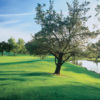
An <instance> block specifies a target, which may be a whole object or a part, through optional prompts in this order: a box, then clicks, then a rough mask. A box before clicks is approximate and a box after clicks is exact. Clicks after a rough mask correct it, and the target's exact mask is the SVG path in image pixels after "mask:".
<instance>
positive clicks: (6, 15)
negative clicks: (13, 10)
mask: <svg viewBox="0 0 100 100" xmlns="http://www.w3.org/2000/svg"><path fill="white" fill-rule="evenodd" d="M34 14H35V13H18V14H0V17H13V16H28V15H34Z"/></svg>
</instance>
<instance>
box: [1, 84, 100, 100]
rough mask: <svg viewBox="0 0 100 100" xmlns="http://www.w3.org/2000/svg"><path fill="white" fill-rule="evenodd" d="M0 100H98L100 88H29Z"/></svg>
mask: <svg viewBox="0 0 100 100" xmlns="http://www.w3.org/2000/svg"><path fill="white" fill-rule="evenodd" d="M22 91H23V92H20V91H19V93H15V94H13V93H12V94H10V95H9V96H8V97H2V98H0V100H16V99H17V100H100V95H99V91H100V87H95V86H92V85H91V86H90V85H86V84H84V85H83V84H81V83H79V84H71V83H69V85H68V84H66V85H64V84H63V85H60V86H59V85H55V86H39V87H29V88H28V89H27V90H25V89H23V90H22Z"/></svg>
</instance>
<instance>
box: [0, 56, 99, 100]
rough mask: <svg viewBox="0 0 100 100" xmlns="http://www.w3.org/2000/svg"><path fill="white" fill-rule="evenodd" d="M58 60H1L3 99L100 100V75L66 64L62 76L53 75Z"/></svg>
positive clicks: (0, 88) (10, 58)
mask: <svg viewBox="0 0 100 100" xmlns="http://www.w3.org/2000/svg"><path fill="white" fill-rule="evenodd" d="M54 70H55V64H54V58H53V57H47V58H46V59H44V60H41V59H39V58H38V57H32V56H16V57H13V56H10V57H8V56H4V57H0V100H96V99H100V75H98V74H96V73H94V72H89V71H88V70H86V69H85V68H82V67H80V66H77V65H73V64H70V63H65V64H64V65H63V66H62V69H61V75H62V76H57V75H53V74H49V73H53V72H54Z"/></svg>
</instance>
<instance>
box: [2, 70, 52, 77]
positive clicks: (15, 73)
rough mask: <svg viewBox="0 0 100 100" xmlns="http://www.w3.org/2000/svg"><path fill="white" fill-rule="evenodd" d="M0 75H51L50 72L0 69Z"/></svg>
mask: <svg viewBox="0 0 100 100" xmlns="http://www.w3.org/2000/svg"><path fill="white" fill-rule="evenodd" d="M0 75H7V76H8V75H20V76H33V77H34V76H45V77H51V76H53V75H52V74H49V73H45V72H26V71H0Z"/></svg>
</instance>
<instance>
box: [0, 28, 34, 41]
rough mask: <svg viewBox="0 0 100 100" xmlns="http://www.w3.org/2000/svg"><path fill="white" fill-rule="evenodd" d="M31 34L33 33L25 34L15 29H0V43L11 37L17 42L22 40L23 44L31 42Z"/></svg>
mask: <svg viewBox="0 0 100 100" xmlns="http://www.w3.org/2000/svg"><path fill="white" fill-rule="evenodd" d="M31 33H33V32H25V31H21V30H17V29H12V28H3V27H2V28H0V42H1V41H6V42H7V40H8V39H9V38H10V37H13V38H15V40H16V41H17V40H18V38H23V39H24V40H25V42H28V41H30V40H31Z"/></svg>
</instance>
